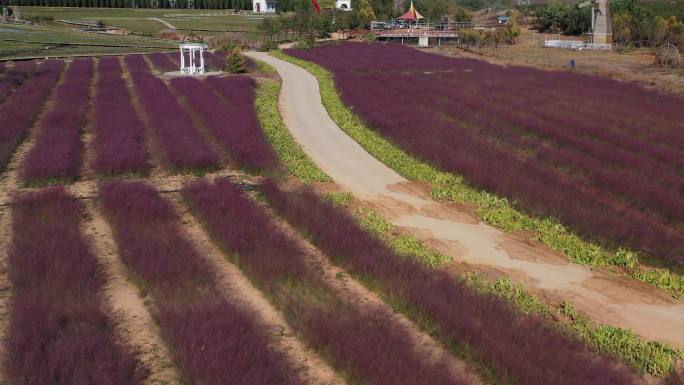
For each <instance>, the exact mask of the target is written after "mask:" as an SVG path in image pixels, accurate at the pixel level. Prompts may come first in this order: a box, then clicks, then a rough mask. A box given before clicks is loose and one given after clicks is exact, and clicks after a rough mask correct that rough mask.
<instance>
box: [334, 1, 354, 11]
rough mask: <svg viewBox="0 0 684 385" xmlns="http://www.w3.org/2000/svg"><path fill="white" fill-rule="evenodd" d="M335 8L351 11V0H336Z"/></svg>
mask: <svg viewBox="0 0 684 385" xmlns="http://www.w3.org/2000/svg"><path fill="white" fill-rule="evenodd" d="M335 8H337V9H341V10H343V11H351V9H352V7H351V0H335Z"/></svg>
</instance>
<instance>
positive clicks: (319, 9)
mask: <svg viewBox="0 0 684 385" xmlns="http://www.w3.org/2000/svg"><path fill="white" fill-rule="evenodd" d="M311 2H312V3H313V5H314V7H316V12H318V13H321V6H320V5H318V2H317V1H316V0H311Z"/></svg>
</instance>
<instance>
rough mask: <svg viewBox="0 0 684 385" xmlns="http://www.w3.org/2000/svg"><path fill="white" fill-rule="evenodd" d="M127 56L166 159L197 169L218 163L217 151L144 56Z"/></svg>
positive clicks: (177, 166)
mask: <svg viewBox="0 0 684 385" xmlns="http://www.w3.org/2000/svg"><path fill="white" fill-rule="evenodd" d="M125 60H126V64H127V66H128V68H129V70H130V72H131V75H132V76H133V80H134V82H135V89H136V91H137V93H138V95H139V96H140V102H141V103H142V106H143V107H144V110H145V112H146V115H147V117H148V121H149V123H150V125H151V127H152V129H153V130H154V133H155V134H156V135H155V139H156V142H157V143H158V144H159V148H160V150H161V153H162V157H163V161H164V163H165V164H166V165H167V166H168V167H170V168H172V169H177V170H195V171H197V170H207V169H211V168H214V167H217V166H218V155H217V154H216V152H215V151H214V150H213V149H212V148H211V146H210V145H209V144H208V143H207V141H206V140H205V139H204V138H203V137H202V134H201V132H200V131H199V129H198V128H197V127H196V126H195V123H194V122H193V120H192V117H191V116H190V115H189V114H188V112H186V111H185V110H184V109H183V106H181V105H180V103H179V102H178V100H177V99H176V96H175V95H174V94H173V93H172V92H171V91H170V90H169V89H168V88H167V86H166V84H164V82H162V81H161V80H160V79H159V78H157V77H155V76H153V75H151V74H150V73H149V67H148V66H147V64H146V63H145V61H144V59H143V58H142V57H140V56H127V57H126V59H125Z"/></svg>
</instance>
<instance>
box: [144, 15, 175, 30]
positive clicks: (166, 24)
mask: <svg viewBox="0 0 684 385" xmlns="http://www.w3.org/2000/svg"><path fill="white" fill-rule="evenodd" d="M147 20H154V21H158V22H160V23H162V24H164V26H165V27H166V28H168V29H176V26H175V25H173V24H171V23H169V22H168V21H166V20H162V19H159V18H157V17H148V18H147Z"/></svg>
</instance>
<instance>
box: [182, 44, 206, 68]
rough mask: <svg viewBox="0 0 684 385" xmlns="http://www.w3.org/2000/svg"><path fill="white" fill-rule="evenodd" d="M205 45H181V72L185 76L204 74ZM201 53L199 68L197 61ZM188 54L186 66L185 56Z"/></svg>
mask: <svg viewBox="0 0 684 385" xmlns="http://www.w3.org/2000/svg"><path fill="white" fill-rule="evenodd" d="M204 48H205V47H204V44H196V43H181V45H180V72H181V73H183V74H190V75H197V74H203V73H204ZM198 52H199V66H198V65H197V62H196V60H195V56H196V54H197V53H198ZM186 53H187V54H188V62H187V65H186V61H185V54H186Z"/></svg>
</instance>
